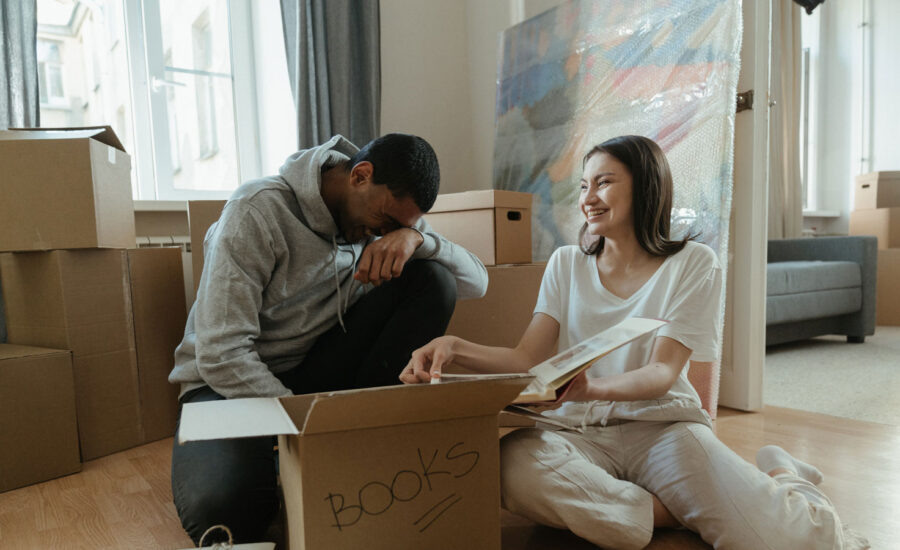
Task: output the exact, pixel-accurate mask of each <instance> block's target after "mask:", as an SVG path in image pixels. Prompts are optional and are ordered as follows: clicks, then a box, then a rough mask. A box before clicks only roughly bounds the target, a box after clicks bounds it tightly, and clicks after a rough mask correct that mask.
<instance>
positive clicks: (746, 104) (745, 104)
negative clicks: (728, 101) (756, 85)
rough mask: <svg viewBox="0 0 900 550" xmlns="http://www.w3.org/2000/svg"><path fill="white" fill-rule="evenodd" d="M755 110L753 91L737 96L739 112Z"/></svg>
mask: <svg viewBox="0 0 900 550" xmlns="http://www.w3.org/2000/svg"><path fill="white" fill-rule="evenodd" d="M752 108H753V90H747V91H746V92H740V93H738V95H737V112H738V113H740V112H741V111H746V110H747V109H752Z"/></svg>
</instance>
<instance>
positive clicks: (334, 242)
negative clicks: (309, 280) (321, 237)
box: [331, 235, 350, 334]
mask: <svg viewBox="0 0 900 550" xmlns="http://www.w3.org/2000/svg"><path fill="white" fill-rule="evenodd" d="M331 252H332V254H331V256H332V260H333V261H332V262H331V267H332V268H334V287H335V288H336V289H337V295H338V299H337V317H338V323H340V324H341V330H343V331H344V334H346V333H347V327H345V326H344V315H343V312H342V311H341V310H342V309H344V308H343V307H341V302H342V300H341V280H340V277H339V276H338V265H337V253H338V246H337V238H336V237H335V236H334V235H332V236H331ZM347 300H348V301H349V300H350V297H349V295H348V296H347Z"/></svg>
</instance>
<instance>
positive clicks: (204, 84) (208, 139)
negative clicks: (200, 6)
mask: <svg viewBox="0 0 900 550" xmlns="http://www.w3.org/2000/svg"><path fill="white" fill-rule="evenodd" d="M191 34H192V38H193V53H194V70H195V71H196V72H195V73H194V86H195V87H196V94H197V129H198V132H199V136H198V138H197V140H198V142H199V143H200V158H201V159H207V158H209V157H212V156H214V155H215V154H216V153H218V152H219V144H218V139H216V97H215V95H214V94H213V82H212V80H213V78H216V77H219V78H222V77H225V78H229V77H230V75H228V76H225V75H221V76H219V75H216V74H215V73H212V72H210V71H211V70H212V68H213V62H212V58H213V45H212V32H210V29H209V13H208V12H205V11H204V12H203V14H201V15H200V17H198V18H197V20H196V21H195V22H194V27H193V29H192V32H191ZM166 68H167V69H168V67H166Z"/></svg>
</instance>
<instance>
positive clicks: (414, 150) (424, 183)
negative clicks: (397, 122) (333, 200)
mask: <svg viewBox="0 0 900 550" xmlns="http://www.w3.org/2000/svg"><path fill="white" fill-rule="evenodd" d="M363 161H368V162H371V163H372V167H373V170H372V181H373V182H374V183H375V184H378V185H387V187H388V189H389V190H390V191H391V194H392V195H394V197H396V198H398V199H402V198H406V197H412V198H413V201H415V203H416V206H418V207H419V210H421V211H422V212H428V210H430V209H431V207H432V205H434V200H435V199H436V198H437V194H438V187H439V186H440V183H441V171H440V168H439V167H438V160H437V155H435V154H434V149H432V148H431V145H429V144H428V142H427V141H425V140H424V139H422V138H420V137H418V136H413V135H410V134H387V135H384V136H381V137H380V138H377V139H374V140H372V141H370V142H369V143H368V144H366V146H365V147H363V148H362V149H360V151H359V152H358V153H356V155H354V156H353V158H351V159H350V161H349V163H348V164H349V167H350V168H353V167H354V166H356V165H357V164H359V163H360V162H363Z"/></svg>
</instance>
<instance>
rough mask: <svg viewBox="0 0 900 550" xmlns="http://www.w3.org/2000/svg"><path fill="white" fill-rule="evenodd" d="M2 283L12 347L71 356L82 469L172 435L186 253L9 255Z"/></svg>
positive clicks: (0, 267)
mask: <svg viewBox="0 0 900 550" xmlns="http://www.w3.org/2000/svg"><path fill="white" fill-rule="evenodd" d="M0 276H2V287H3V294H4V300H5V302H6V315H7V328H8V338H9V341H10V342H11V343H17V344H25V345H35V346H44V347H52V348H60V349H70V350H72V364H73V370H74V379H75V395H76V408H77V411H78V432H79V441H80V444H81V454H82V458H83V459H84V460H91V459H94V458H98V457H101V456H104V455H107V454H110V453H113V452H116V451H120V450H123V449H127V448H129V447H134V446H136V445H140V444H142V443H144V442H147V441H151V440H154V439H160V438H163V437H168V436H170V435H172V434H173V433H174V427H175V415H176V412H177V393H178V388H177V387H175V386H174V385H169V384H168V382H167V378H168V374H169V372H170V371H171V369H172V365H173V358H172V353H173V351H174V349H175V346H176V345H177V344H178V342H180V340H181V335H182V334H183V331H184V323H185V308H184V289H183V275H182V270H181V252H180V249H177V248H151V249H133V250H102V249H87V250H54V251H50V252H22V253H16V254H3V255H0Z"/></svg>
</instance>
